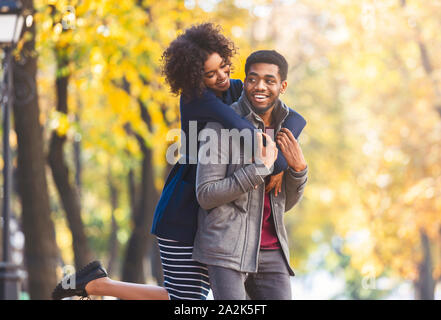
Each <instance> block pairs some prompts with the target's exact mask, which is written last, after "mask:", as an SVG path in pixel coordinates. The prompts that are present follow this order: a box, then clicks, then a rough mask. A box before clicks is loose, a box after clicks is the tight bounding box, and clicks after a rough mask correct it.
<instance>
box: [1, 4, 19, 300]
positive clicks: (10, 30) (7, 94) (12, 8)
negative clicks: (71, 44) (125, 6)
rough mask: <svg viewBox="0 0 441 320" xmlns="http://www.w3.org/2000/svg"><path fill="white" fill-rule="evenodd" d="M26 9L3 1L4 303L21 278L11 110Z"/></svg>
mask: <svg viewBox="0 0 441 320" xmlns="http://www.w3.org/2000/svg"><path fill="white" fill-rule="evenodd" d="M21 13H22V5H21V3H20V2H19V1H1V0H0V46H1V47H3V49H4V54H5V55H4V58H3V83H2V92H1V104H2V106H3V163H4V167H3V259H2V262H0V299H1V300H16V299H18V295H19V284H20V281H21V277H20V275H19V272H18V266H17V265H15V264H14V263H12V262H10V256H11V255H10V236H9V234H10V232H9V218H10V211H11V182H12V181H11V180H12V174H11V160H10V159H11V156H10V146H9V130H10V109H11V107H12V101H13V98H14V95H13V91H12V86H13V78H12V76H13V75H12V71H13V70H12V50H13V49H14V46H15V45H16V43H17V42H18V40H19V37H20V35H21V30H22V27H23V20H24V19H23V16H22V14H21Z"/></svg>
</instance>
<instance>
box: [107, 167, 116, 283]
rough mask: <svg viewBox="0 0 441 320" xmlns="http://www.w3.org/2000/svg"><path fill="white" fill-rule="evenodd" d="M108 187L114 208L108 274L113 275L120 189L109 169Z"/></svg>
mask: <svg viewBox="0 0 441 320" xmlns="http://www.w3.org/2000/svg"><path fill="white" fill-rule="evenodd" d="M108 185H109V196H110V204H111V206H112V230H111V233H110V239H109V261H108V263H107V272H108V273H109V275H112V273H114V270H115V264H116V262H117V258H118V237H117V233H118V224H117V222H116V218H115V210H116V209H117V208H118V189H117V188H116V186H115V183H114V181H113V179H112V173H111V170H110V169H109V173H108Z"/></svg>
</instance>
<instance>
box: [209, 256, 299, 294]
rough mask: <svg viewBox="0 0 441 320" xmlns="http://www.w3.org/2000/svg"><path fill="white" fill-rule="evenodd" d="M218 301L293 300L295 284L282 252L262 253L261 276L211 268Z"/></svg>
mask: <svg viewBox="0 0 441 320" xmlns="http://www.w3.org/2000/svg"><path fill="white" fill-rule="evenodd" d="M208 275H209V276H210V286H211V290H212V291H213V297H214V299H215V300H246V299H247V295H248V297H249V298H250V299H251V300H291V299H292V296H291V281H290V275H289V272H288V268H287V266H286V262H285V259H284V257H283V253H282V250H261V251H260V253H259V264H258V270H257V273H246V272H240V271H237V270H233V269H229V268H225V267H220V266H214V265H208Z"/></svg>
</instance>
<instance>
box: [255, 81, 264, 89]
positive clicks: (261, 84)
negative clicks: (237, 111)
mask: <svg viewBox="0 0 441 320" xmlns="http://www.w3.org/2000/svg"><path fill="white" fill-rule="evenodd" d="M265 88H266V87H265V82H264V81H263V80H259V81H257V84H256V89H257V90H265Z"/></svg>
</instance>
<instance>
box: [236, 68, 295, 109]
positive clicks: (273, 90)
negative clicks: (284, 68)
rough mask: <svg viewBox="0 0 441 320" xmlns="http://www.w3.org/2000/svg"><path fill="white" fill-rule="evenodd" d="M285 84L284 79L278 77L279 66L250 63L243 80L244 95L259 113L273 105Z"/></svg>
mask: <svg viewBox="0 0 441 320" xmlns="http://www.w3.org/2000/svg"><path fill="white" fill-rule="evenodd" d="M286 86H287V82H286V80H285V81H282V80H281V78H280V74H279V67H278V66H277V65H275V64H270V63H255V64H252V65H251V66H250V69H249V71H248V74H247V75H246V78H245V81H244V90H245V95H246V96H247V98H248V100H249V101H250V102H251V104H252V105H253V107H254V108H255V109H256V111H257V112H258V113H260V114H263V113H265V112H266V111H268V110H269V109H271V108H272V107H273V106H274V105H275V103H276V101H277V99H278V98H279V95H280V94H281V93H284V92H285V90H286Z"/></svg>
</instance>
